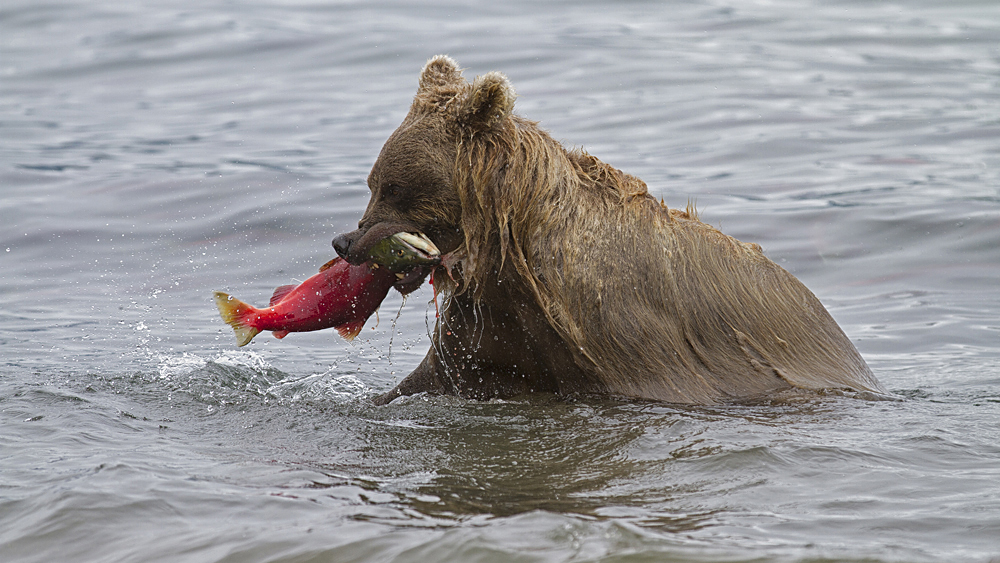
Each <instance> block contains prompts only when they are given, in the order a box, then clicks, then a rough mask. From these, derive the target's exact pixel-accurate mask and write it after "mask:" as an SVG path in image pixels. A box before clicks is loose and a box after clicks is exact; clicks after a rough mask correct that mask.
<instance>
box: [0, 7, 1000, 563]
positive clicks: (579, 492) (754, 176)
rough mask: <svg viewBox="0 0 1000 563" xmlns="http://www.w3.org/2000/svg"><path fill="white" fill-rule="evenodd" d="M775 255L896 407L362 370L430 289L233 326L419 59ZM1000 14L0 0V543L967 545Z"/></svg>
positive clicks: (716, 547) (996, 219)
mask: <svg viewBox="0 0 1000 563" xmlns="http://www.w3.org/2000/svg"><path fill="white" fill-rule="evenodd" d="M437 53H448V54H450V55H452V56H453V57H454V58H456V59H457V60H458V61H459V62H460V63H461V64H462V65H465V66H466V67H467V68H468V70H467V72H466V74H467V76H468V77H470V78H471V77H473V76H475V75H476V74H481V73H484V72H487V71H490V70H501V71H503V72H505V73H507V74H508V76H510V78H511V80H512V81H513V83H514V85H515V87H516V88H517V90H518V93H519V94H520V98H519V100H518V102H517V110H516V111H518V112H519V113H520V114H522V115H525V116H527V117H530V118H532V119H538V120H541V122H542V124H543V126H545V127H546V128H547V129H548V130H550V131H552V132H553V133H554V135H555V136H556V137H557V138H559V139H562V140H564V142H565V143H566V144H567V145H570V146H583V147H585V148H586V149H587V150H588V151H590V152H591V153H592V154H595V155H597V156H599V157H600V158H602V159H604V160H606V161H607V162H610V163H612V164H614V165H616V166H618V167H620V168H622V169H624V170H627V171H629V172H631V173H634V174H636V175H638V176H640V177H641V178H643V179H644V180H646V181H647V183H648V184H649V185H650V189H651V191H652V192H653V193H654V194H656V195H657V196H662V197H663V198H664V199H665V201H666V202H667V203H668V204H669V205H671V206H674V207H684V206H685V205H686V204H687V202H688V200H689V199H690V200H693V201H695V202H696V203H697V206H698V208H699V209H700V210H701V213H702V218H703V219H704V220H705V221H707V222H709V223H711V224H713V225H716V226H720V227H721V228H722V229H723V230H724V231H725V232H727V233H729V234H732V235H734V236H736V237H738V238H740V239H742V240H746V241H752V242H758V243H760V244H761V245H763V247H764V248H765V251H766V252H767V254H768V255H769V256H770V257H771V258H772V259H774V260H776V261H777V262H779V263H780V264H782V265H783V266H784V267H785V268H787V269H788V270H790V271H791V272H793V273H794V274H796V275H797V276H799V277H800V278H801V279H802V280H803V281H804V282H805V283H806V284H807V285H808V286H809V287H810V288H811V289H813V291H814V292H815V293H816V294H817V295H818V296H819V297H820V298H821V300H822V301H823V302H824V304H825V305H826V306H827V307H828V308H829V309H830V311H831V312H832V313H833V315H834V317H836V318H837V320H838V321H839V322H840V324H841V325H842V327H843V328H844V329H845V331H846V332H847V334H848V335H849V336H850V337H851V338H852V339H853V340H854V341H855V342H856V344H857V346H858V348H859V349H860V351H861V352H862V354H863V355H864V356H865V357H866V359H867V360H868V361H869V363H870V365H871V366H872V368H873V370H874V371H875V373H876V374H877V376H878V377H879V379H880V380H881V381H882V382H883V383H884V384H885V386H886V387H887V388H889V389H890V390H891V391H892V392H894V393H896V394H898V395H900V396H901V397H902V398H903V399H904V400H902V401H899V402H868V401H864V400H858V399H852V398H849V397H842V396H835V395H834V396H814V397H792V398H789V399H788V400H783V401H778V402H773V403H765V404H755V405H742V406H730V407H713V408H676V407H672V406H668V405H660V404H655V403H642V404H627V403H621V402H614V401H604V402H602V401H599V400H596V399H587V400H562V399H558V398H555V397H549V396H539V397H532V398H530V399H524V400H517V401H509V402H497V403H476V402H468V401H461V400H457V399H454V398H426V397H417V398H412V399H409V400H404V401H401V402H397V403H395V404H392V405H389V406H387V407H374V406H371V404H370V402H369V400H370V398H371V397H372V396H373V395H375V394H376V393H378V392H381V391H385V390H387V389H389V388H390V387H391V386H392V385H393V384H394V382H398V381H399V380H400V379H401V378H402V377H403V376H405V374H407V373H408V372H409V371H410V370H411V369H413V368H414V367H415V366H416V365H417V363H418V362H419V361H420V359H421V358H422V357H423V354H424V353H425V351H426V349H427V346H428V339H427V332H428V329H427V327H428V325H431V324H433V320H434V305H433V303H431V294H430V292H429V291H428V290H427V289H426V288H425V289H422V290H420V291H419V292H417V293H416V294H414V295H411V296H410V297H409V298H408V299H407V300H406V301H405V302H403V300H401V299H400V298H399V296H398V295H395V294H394V295H391V296H390V298H389V299H388V300H387V301H386V302H385V303H384V304H383V306H382V309H381V311H380V315H379V319H378V324H377V326H375V328H374V329H373V328H372V326H373V325H375V322H374V320H373V321H372V322H370V323H369V325H368V327H366V328H365V330H364V332H363V333H362V336H360V337H359V339H358V341H357V342H356V343H355V344H348V343H346V342H344V341H343V340H341V339H339V338H338V337H337V336H336V334H335V333H334V332H332V331H324V332H320V333H311V334H293V335H291V336H289V337H288V338H286V339H285V340H282V341H277V340H275V339H273V338H270V337H268V335H266V334H265V335H261V336H260V337H258V339H257V340H256V341H255V342H254V343H253V344H252V345H251V346H249V347H247V348H246V349H240V350H237V349H236V348H235V346H234V344H233V340H234V339H233V336H232V333H231V331H230V330H229V329H228V327H226V326H225V325H223V324H222V323H221V321H220V320H219V319H218V317H217V314H216V312H215V308H214V306H213V305H212V301H211V294H212V291H213V290H226V291H229V292H231V293H233V294H234V295H236V296H239V297H241V298H244V299H247V300H249V301H251V302H264V301H266V299H267V297H268V296H269V295H270V292H271V290H272V289H273V288H274V287H275V286H278V285H281V284H285V283H289V282H290V281H291V280H293V279H299V280H301V279H304V278H305V277H307V276H309V275H310V274H312V273H313V272H315V270H316V268H317V267H318V266H319V265H320V264H322V263H323V262H325V261H327V260H328V259H330V258H331V257H332V256H333V251H332V249H331V248H330V239H331V238H332V237H333V236H334V235H335V234H337V233H339V232H344V231H347V230H350V229H352V228H353V225H354V224H355V223H356V222H357V220H358V219H359V218H360V216H361V213H362V211H363V209H364V205H365V203H366V201H367V188H366V187H365V183H364V180H365V176H366V174H367V171H368V169H369V168H370V166H371V164H372V163H373V161H374V159H375V157H376V155H377V154H378V151H379V148H380V147H381V144H382V142H383V141H384V140H385V138H386V137H387V136H388V135H389V133H390V132H391V131H392V130H393V129H394V128H395V126H396V125H397V124H398V123H399V122H400V121H401V120H402V117H403V115H404V114H405V112H406V110H407V107H408V104H409V100H410V98H411V97H412V95H413V93H414V91H415V88H416V79H417V74H418V72H419V70H420V68H421V67H422V65H423V63H424V61H425V60H426V59H427V58H429V57H430V56H432V55H434V54H437ZM998 116H1000V5H998V4H996V3H995V2H992V1H982V2H976V1H971V0H970V1H958V2H948V3H936V2H919V1H904V2H897V3H893V4H886V3H871V2H847V1H835V2H806V1H801V2H793V1H787V2H785V1H777V2H760V3H743V2H732V3H730V2H724V1H691V2H670V3H663V2H627V3H625V2H622V3H615V4H612V5H604V4H603V3H585V2H551V3H543V4H540V3H535V2H518V1H514V2H507V3H504V4H502V5H492V4H490V5H482V6H476V5H471V4H469V3H463V2H454V3H441V4H436V5H434V6H419V7H416V6H412V5H411V4H410V3H407V2H398V3H379V4H374V3H361V2H359V3H351V2H330V3H320V2H309V1H302V2H271V3H268V2H252V3H251V2H242V3H238V4H237V3H231V2H203V1H202V2H192V1H190V0H186V1H185V0H181V1H179V2H172V3H160V2H105V3H100V2H75V3H73V2H59V1H55V2H49V3H44V4H40V3H37V2H34V1H26V0H8V1H7V2H5V3H4V5H3V6H2V7H0V189H2V191H0V272H2V274H0V355H2V362H0V366H2V367H0V421H2V422H0V560H3V561H11V562H31V561H39V562H49V561H108V562H118V561H171V562H173V561H185V562H187V561H198V562H200V561H270V562H278V561H281V562H293V561H294V562H306V561H338V562H340V561H546V562H548V561H560V562H562V561H621V562H624V561H726V562H731V561H824V560H838V561H840V560H848V561H948V562H952V561H982V562H985V561H989V560H991V559H992V558H997V557H1000V345H998V336H1000V321H998V320H997V319H998V317H1000V294H998V292H997V286H996V280H997V278H998V274H1000V172H998V171H1000V151H998V147H1000V117H998Z"/></svg>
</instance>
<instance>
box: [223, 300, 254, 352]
mask: <svg viewBox="0 0 1000 563" xmlns="http://www.w3.org/2000/svg"><path fill="white" fill-rule="evenodd" d="M214 297H215V306H216V307H218V308H219V315H221V316H222V320H224V321H226V324H228V325H229V326H231V327H233V331H234V332H235V333H236V345H237V346H246V345H247V344H249V343H250V341H251V340H253V337H254V336H257V335H258V334H259V333H260V329H257V328H254V327H252V326H250V325H248V324H247V322H246V320H245V319H246V318H247V317H248V316H249V315H250V314H251V313H253V311H254V308H253V307H251V306H250V305H247V304H246V303H244V302H242V301H240V300H239V299H236V298H235V297H232V296H231V295H229V294H228V293H223V292H221V291H216V292H215V294H214Z"/></svg>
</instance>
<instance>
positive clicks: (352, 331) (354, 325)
mask: <svg viewBox="0 0 1000 563" xmlns="http://www.w3.org/2000/svg"><path fill="white" fill-rule="evenodd" d="M364 327H365V321H354V322H350V323H345V324H342V325H340V326H338V327H337V332H339V333H340V335H341V336H343V337H344V339H345V340H354V337H355V336H357V335H358V334H359V333H360V332H361V329H362V328H364Z"/></svg>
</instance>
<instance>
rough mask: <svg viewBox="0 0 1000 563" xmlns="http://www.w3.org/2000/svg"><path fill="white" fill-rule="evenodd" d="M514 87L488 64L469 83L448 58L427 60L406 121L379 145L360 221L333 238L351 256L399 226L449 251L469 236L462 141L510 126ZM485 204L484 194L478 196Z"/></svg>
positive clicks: (486, 137)
mask: <svg viewBox="0 0 1000 563" xmlns="http://www.w3.org/2000/svg"><path fill="white" fill-rule="evenodd" d="M514 98H515V93H514V89H513V88H512V87H511V85H510V83H509V82H508V80H507V78H506V77H505V76H503V75H502V74H500V73H497V72H491V73H488V74H485V75H483V76H480V77H477V78H476V79H475V80H474V81H473V82H472V83H469V82H468V81H466V80H465V78H463V77H462V71H461V70H460V69H459V67H458V65H457V64H456V63H455V61H453V60H452V59H451V58H449V57H447V56H443V55H439V56H437V57H434V58H432V59H431V60H430V61H428V63H427V65H426V66H425V67H424V70H423V71H422V73H421V75H420V85H419V88H418V89H417V94H416V96H415V97H414V100H413V104H412V105H411V107H410V111H409V113H408V114H407V116H406V118H405V119H404V120H403V123H402V124H401V125H400V126H399V127H398V128H397V129H396V131H395V132H393V134H392V135H391V136H390V137H389V139H388V140H387V141H386V142H385V145H384V146H383V147H382V152H381V153H380V154H379V156H378V159H377V160H376V161H375V165H374V166H373V167H372V171H371V174H369V176H368V188H369V189H370V190H371V199H370V200H369V202H368V208H367V209H366V210H365V214H364V216H363V217H362V218H361V221H360V222H359V223H358V229H357V230H356V231H352V232H350V233H344V234H341V235H338V236H337V237H336V238H335V239H334V240H333V246H334V248H335V249H336V250H337V253H338V254H340V256H342V257H344V258H345V259H346V260H347V261H348V262H350V263H352V264H361V263H363V262H365V261H366V260H367V256H368V253H369V251H370V250H371V248H372V246H374V245H375V244H376V243H377V242H379V241H380V240H382V239H383V238H385V237H387V236H391V235H393V234H395V233H397V232H400V231H406V232H422V233H424V234H426V235H427V236H428V237H429V238H430V239H431V240H432V241H433V242H434V243H435V244H436V245H437V246H438V248H439V249H440V250H441V252H442V253H443V254H446V253H449V252H451V251H453V250H455V249H457V248H459V247H460V246H462V245H463V244H464V243H465V233H464V232H463V205H464V204H465V203H467V201H466V200H467V199H468V198H469V197H475V196H474V195H469V194H470V192H469V190H468V189H464V188H465V187H466V186H467V185H468V184H469V183H475V180H473V179H472V178H473V177H474V174H471V175H470V170H469V168H470V166H472V163H464V164H463V163H461V162H459V160H460V159H461V155H463V154H466V152H467V151H463V150H462V147H463V145H464V146H468V145H469V144H476V145H477V146H479V147H486V150H489V149H488V147H490V146H491V145H493V142H492V141H491V139H492V138H493V137H499V136H500V135H499V133H501V132H502V131H503V130H505V129H507V130H509V129H510V128H511V127H513V124H512V120H511V117H512V115H511V112H512V111H513V108H514ZM479 203H480V204H481V203H482V202H479Z"/></svg>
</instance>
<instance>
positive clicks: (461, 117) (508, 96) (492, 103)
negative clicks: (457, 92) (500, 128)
mask: <svg viewBox="0 0 1000 563" xmlns="http://www.w3.org/2000/svg"><path fill="white" fill-rule="evenodd" d="M516 98H517V94H515V93H514V87H513V86H511V85H510V81H509V80H507V77H506V76H504V75H502V74H500V73H499V72H490V73H487V74H484V75H482V76H478V77H476V79H475V80H474V81H473V82H472V87H471V88H470V89H469V90H467V91H466V93H465V95H464V96H463V97H462V99H461V101H460V103H459V106H458V108H457V109H458V122H459V123H461V124H462V125H464V126H466V127H469V128H471V129H473V130H474V131H486V130H488V129H492V128H493V127H496V126H497V125H498V124H499V123H500V122H502V121H503V120H504V119H506V118H507V117H508V116H509V115H510V114H511V112H513V111H514V100H515V99H516Z"/></svg>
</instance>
